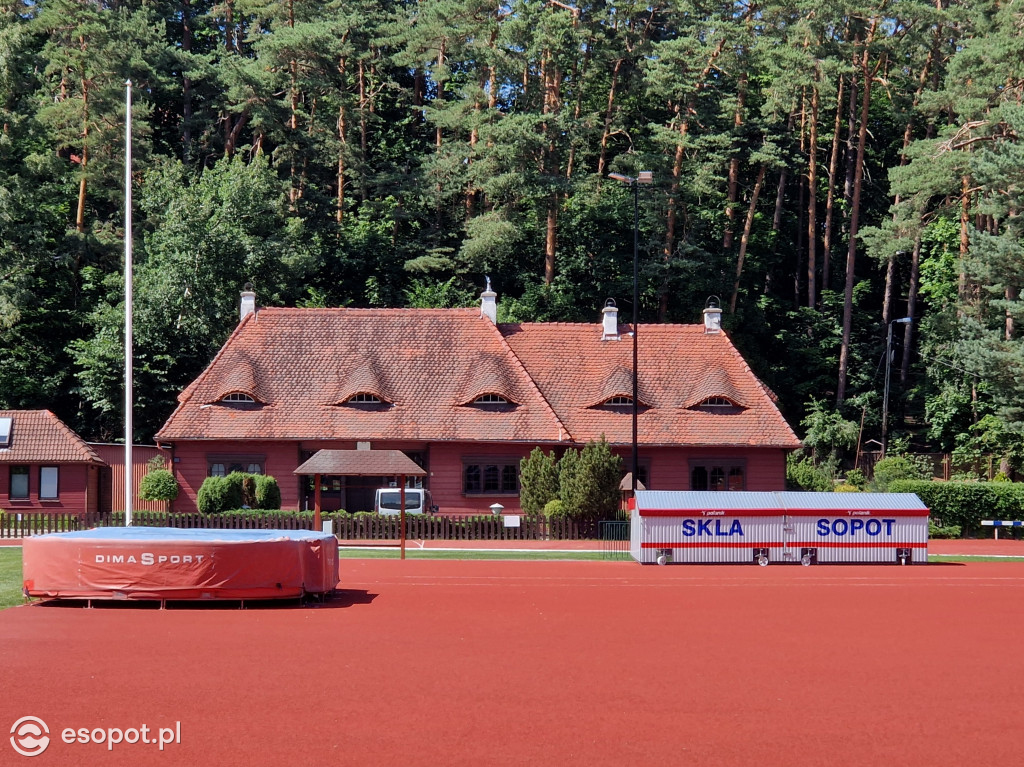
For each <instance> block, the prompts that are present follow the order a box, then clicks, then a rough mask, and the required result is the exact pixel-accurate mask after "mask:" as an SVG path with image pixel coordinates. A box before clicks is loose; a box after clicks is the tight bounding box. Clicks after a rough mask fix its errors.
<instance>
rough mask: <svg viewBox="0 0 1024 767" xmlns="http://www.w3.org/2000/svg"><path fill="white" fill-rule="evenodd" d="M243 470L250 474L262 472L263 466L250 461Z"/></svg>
mask: <svg viewBox="0 0 1024 767" xmlns="http://www.w3.org/2000/svg"><path fill="white" fill-rule="evenodd" d="M245 470H246V471H247V472H249V473H250V474H262V473H263V467H262V466H260V465H259V464H258V463H250V464H249V465H248V467H246V469H245Z"/></svg>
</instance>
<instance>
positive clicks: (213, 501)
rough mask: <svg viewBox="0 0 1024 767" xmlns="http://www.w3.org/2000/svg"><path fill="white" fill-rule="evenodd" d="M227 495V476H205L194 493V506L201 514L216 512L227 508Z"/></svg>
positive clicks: (228, 492) (228, 491)
mask: <svg viewBox="0 0 1024 767" xmlns="http://www.w3.org/2000/svg"><path fill="white" fill-rule="evenodd" d="M229 495H230V490H229V488H228V478H227V477H207V478H206V479H204V480H203V484H202V485H201V486H200V487H199V492H198V493H197V494H196V506H197V507H199V510H200V511H201V512H202V513H203V514H218V513H220V512H221V511H224V509H227V508H229V504H228V496H229ZM236 505H237V506H241V504H240V503H239V504H236Z"/></svg>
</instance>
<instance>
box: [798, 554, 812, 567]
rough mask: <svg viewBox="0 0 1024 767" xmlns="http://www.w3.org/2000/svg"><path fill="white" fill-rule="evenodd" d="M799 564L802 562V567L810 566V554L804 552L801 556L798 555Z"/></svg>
mask: <svg viewBox="0 0 1024 767" xmlns="http://www.w3.org/2000/svg"><path fill="white" fill-rule="evenodd" d="M800 564H802V565H803V566H804V567H810V566H811V555H810V554H804V555H803V556H802V557H800Z"/></svg>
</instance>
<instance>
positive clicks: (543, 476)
mask: <svg viewBox="0 0 1024 767" xmlns="http://www.w3.org/2000/svg"><path fill="white" fill-rule="evenodd" d="M557 463H558V462H557V460H556V458H555V453H554V451H551V452H550V453H545V452H544V451H543V450H541V449H540V448H539V447H535V448H534V449H533V450H532V451H530V455H529V456H527V457H526V458H524V459H523V460H522V461H520V463H519V488H520V489H519V504H520V506H521V507H522V509H523V513H524V514H531V515H532V514H539V513H540V512H541V511H543V510H544V508H545V505H546V504H547V503H548V502H549V501H551V500H553V499H554V498H557V497H558V490H559V484H558V483H559V479H558V465H557Z"/></svg>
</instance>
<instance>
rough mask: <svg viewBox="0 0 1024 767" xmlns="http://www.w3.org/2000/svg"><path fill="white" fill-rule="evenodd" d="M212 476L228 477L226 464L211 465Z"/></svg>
mask: <svg viewBox="0 0 1024 767" xmlns="http://www.w3.org/2000/svg"><path fill="white" fill-rule="evenodd" d="M210 476H211V477H226V476H227V472H225V471H224V464H222V463H211V464H210Z"/></svg>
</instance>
